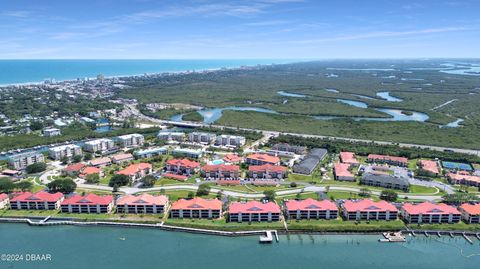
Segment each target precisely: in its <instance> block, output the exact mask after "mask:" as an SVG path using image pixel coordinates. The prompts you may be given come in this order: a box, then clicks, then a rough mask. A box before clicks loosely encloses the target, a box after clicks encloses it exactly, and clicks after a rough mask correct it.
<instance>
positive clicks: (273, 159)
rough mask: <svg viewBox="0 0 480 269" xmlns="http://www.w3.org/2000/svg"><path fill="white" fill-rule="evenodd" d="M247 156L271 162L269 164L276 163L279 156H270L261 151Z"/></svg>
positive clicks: (278, 160)
mask: <svg viewBox="0 0 480 269" xmlns="http://www.w3.org/2000/svg"><path fill="white" fill-rule="evenodd" d="M247 158H248V159H252V160H257V161H262V162H267V163H271V164H276V163H279V162H280V158H278V157H276V156H271V155H268V154H263V153H254V154H250V155H248V156H247Z"/></svg>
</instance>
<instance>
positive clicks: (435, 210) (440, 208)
mask: <svg viewBox="0 0 480 269" xmlns="http://www.w3.org/2000/svg"><path fill="white" fill-rule="evenodd" d="M403 210H404V211H405V212H407V213H408V214H409V215H418V214H424V215H426V214H430V215H431V214H434V215H439V214H460V212H459V211H458V210H457V209H456V208H455V207H453V206H449V205H447V204H444V203H440V204H434V203H430V202H423V203H420V204H410V203H406V204H404V205H403Z"/></svg>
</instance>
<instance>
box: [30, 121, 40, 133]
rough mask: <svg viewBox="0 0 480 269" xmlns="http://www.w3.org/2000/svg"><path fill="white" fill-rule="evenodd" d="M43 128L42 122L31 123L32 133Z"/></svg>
mask: <svg viewBox="0 0 480 269" xmlns="http://www.w3.org/2000/svg"><path fill="white" fill-rule="evenodd" d="M42 128H43V123H42V122H41V121H33V122H32V123H30V129H31V130H32V131H37V130H40V129H42Z"/></svg>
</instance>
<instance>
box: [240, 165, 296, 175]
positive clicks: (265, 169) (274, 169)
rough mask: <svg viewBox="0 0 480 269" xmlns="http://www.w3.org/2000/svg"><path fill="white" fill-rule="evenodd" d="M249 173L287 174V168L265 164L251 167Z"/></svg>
mask: <svg viewBox="0 0 480 269" xmlns="http://www.w3.org/2000/svg"><path fill="white" fill-rule="evenodd" d="M248 171H251V172H276V173H285V172H286V171H287V168H286V167H285V166H280V165H271V164H264V165H250V166H249V167H248Z"/></svg>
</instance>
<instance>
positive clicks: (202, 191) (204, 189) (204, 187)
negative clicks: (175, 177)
mask: <svg viewBox="0 0 480 269" xmlns="http://www.w3.org/2000/svg"><path fill="white" fill-rule="evenodd" d="M208 194H210V186H209V185H208V184H206V183H204V184H201V185H200V186H198V189H197V196H207V195H208Z"/></svg>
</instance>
